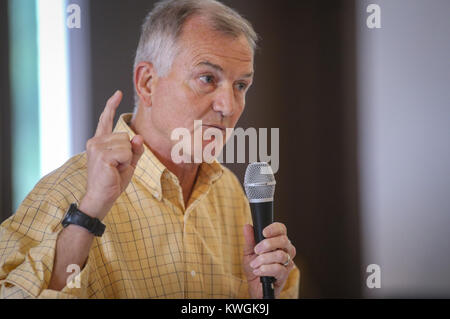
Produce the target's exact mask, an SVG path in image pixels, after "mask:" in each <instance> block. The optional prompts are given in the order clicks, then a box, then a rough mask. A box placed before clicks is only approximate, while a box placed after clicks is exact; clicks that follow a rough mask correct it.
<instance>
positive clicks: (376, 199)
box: [357, 0, 450, 297]
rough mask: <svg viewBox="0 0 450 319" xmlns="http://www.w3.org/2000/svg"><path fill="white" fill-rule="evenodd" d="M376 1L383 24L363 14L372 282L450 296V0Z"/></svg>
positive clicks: (394, 292)
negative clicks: (376, 278) (375, 271)
mask: <svg viewBox="0 0 450 319" xmlns="http://www.w3.org/2000/svg"><path fill="white" fill-rule="evenodd" d="M370 3H374V1H358V3H357V8H358V11H359V12H364V10H365V8H366V7H367V6H368V5H369V4H370ZM376 3H378V4H379V5H380V7H381V9H382V27H381V29H377V30H369V29H368V28H365V27H364V20H365V18H364V15H358V23H357V27H358V78H359V81H358V92H359V98H358V109H359V114H360V116H359V148H360V157H359V158H360V160H359V167H360V174H361V203H362V205H361V220H362V228H361V234H362V236H361V239H363V245H362V247H363V256H364V258H363V260H364V264H365V265H367V264H371V263H375V264H378V265H380V267H381V273H382V279H381V287H382V289H374V290H367V289H366V290H365V292H366V295H367V296H373V297H444V296H445V297H450V248H449V243H450V231H449V226H450V197H449V190H450V18H449V15H450V2H449V1H446V0H433V1H427V2H424V1H420V0H412V1H376Z"/></svg>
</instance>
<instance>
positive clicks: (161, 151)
mask: <svg viewBox="0 0 450 319" xmlns="http://www.w3.org/2000/svg"><path fill="white" fill-rule="evenodd" d="M255 43H256V34H255V32H254V31H253V29H252V27H251V25H250V24H249V23H248V22H247V21H246V20H244V19H243V18H242V17H241V16H239V15H238V14H237V13H236V12H234V11H233V10H231V9H230V8H228V7H226V6H224V5H222V4H220V3H218V2H216V1H213V0H171V1H164V2H160V3H159V4H157V5H156V7H155V8H154V10H153V11H152V12H151V13H150V14H149V16H148V17H147V19H146V21H145V23H144V25H143V29H142V35H141V40H140V43H139V47H138V50H137V54H136V61H135V69H134V84H135V89H136V104H137V108H136V110H135V113H134V116H132V115H131V114H125V115H122V116H121V118H120V120H119V122H118V123H117V125H116V127H115V129H114V131H113V119H114V115H115V111H116V109H117V107H118V105H119V103H120V101H121V99H122V93H121V92H120V91H117V92H116V93H115V94H114V95H113V96H112V97H111V98H110V99H109V100H108V102H107V104H106V107H105V109H104V111H103V113H102V115H101V117H100V120H99V123H98V127H97V130H96V133H95V136H94V137H93V138H92V139H90V140H89V141H88V143H87V151H86V153H82V154H79V155H77V156H75V157H74V158H72V159H70V160H69V161H68V162H67V163H66V164H64V165H63V166H62V167H61V168H59V169H57V170H56V171H54V172H53V173H51V174H49V175H48V176H46V177H44V178H43V179H42V180H41V181H40V182H39V183H38V184H37V185H36V187H35V188H34V189H33V191H32V192H31V193H30V194H29V195H28V196H27V198H26V199H25V200H24V202H23V203H22V205H21V206H20V207H19V209H18V211H17V212H16V214H15V215H14V216H12V217H11V218H9V219H8V220H7V221H5V222H4V223H3V224H2V226H1V230H0V231H1V233H0V258H1V259H0V266H1V268H0V284H1V297H3V298H28V297H32V298H33V297H39V298H71V297H81V298H249V297H251V298H261V297H262V289H261V283H260V276H273V277H275V278H276V281H275V284H274V287H275V294H276V296H277V297H281V298H296V297H297V293H298V284H299V270H298V268H297V267H296V266H295V265H294V263H293V261H292V259H293V258H294V257H295V253H296V252H295V247H294V246H293V245H292V243H291V242H290V241H289V239H288V237H287V231H286V227H285V226H284V225H283V224H280V223H274V224H272V225H270V226H269V227H267V228H266V229H265V230H264V236H265V237H266V239H265V240H264V241H262V242H261V243H260V244H258V245H256V246H255V242H254V239H253V228H252V226H250V225H249V223H250V222H251V214H250V211H249V204H248V202H247V200H246V198H245V196H244V194H243V191H242V187H241V185H240V184H239V182H238V180H237V179H236V177H235V176H234V175H233V174H232V173H231V172H230V171H229V170H227V169H226V168H224V167H223V166H221V165H220V164H219V163H218V162H217V161H213V162H212V163H209V162H203V163H201V164H198V163H195V161H192V163H189V161H186V162H183V163H175V161H173V159H172V156H171V150H172V148H173V146H174V143H175V142H174V141H172V139H171V133H172V132H173V131H174V130H175V129H177V128H186V129H188V130H189V131H190V132H192V133H194V129H196V128H194V121H195V120H201V121H202V123H203V127H204V128H205V129H206V128H215V129H218V130H220V131H221V132H222V133H223V135H225V129H226V128H234V126H235V125H236V123H237V121H238V119H239V117H240V116H241V114H242V112H243V110H244V105H245V94H246V92H247V90H248V88H249V87H250V85H251V83H252V80H253V73H254V71H253V56H254V49H255ZM208 144H209V142H208V141H203V145H202V147H203V148H204V147H205V146H207V145H208ZM190 155H192V154H190ZM71 204H76V206H75V205H71ZM69 206H70V207H71V209H70V210H69ZM68 210H69V212H68ZM103 225H105V226H106V230H104V226H103ZM94 234H95V235H94ZM78 270H79V271H80V272H79V273H78ZM72 272H74V273H73V274H72Z"/></svg>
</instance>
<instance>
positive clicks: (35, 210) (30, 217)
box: [0, 194, 93, 298]
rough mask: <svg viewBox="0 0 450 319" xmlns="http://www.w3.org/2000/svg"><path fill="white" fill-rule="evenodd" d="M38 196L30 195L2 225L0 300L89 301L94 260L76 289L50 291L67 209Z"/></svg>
mask: <svg viewBox="0 0 450 319" xmlns="http://www.w3.org/2000/svg"><path fill="white" fill-rule="evenodd" d="M39 197H40V196H35V195H33V194H30V195H29V196H27V198H26V199H25V200H24V201H23V203H22V204H21V205H20V207H19V209H18V210H17V212H16V213H15V214H14V215H13V216H11V217H10V218H9V219H7V220H6V221H5V222H4V223H3V224H2V225H1V226H0V298H86V297H87V296H86V294H87V285H88V281H89V275H90V270H91V267H92V265H91V260H92V259H93V258H88V261H87V263H86V265H85V266H84V268H83V269H82V270H81V272H80V274H79V275H78V276H79V278H78V283H79V284H78V285H74V286H75V287H74V288H70V287H68V286H66V287H65V288H63V290H62V291H55V290H50V289H48V285H49V283H50V279H51V275H52V269H53V263H54V258H55V252H56V242H57V239H58V235H59V233H60V232H61V231H62V229H63V228H62V225H61V220H62V218H63V216H64V214H65V210H64V209H63V208H61V207H63V206H64V205H62V204H61V203H56V202H55V201H51V200H49V199H48V197H47V198H46V199H45V200H43V199H42V198H39ZM67 206H68V205H67ZM77 286H78V287H79V288H78V287H77Z"/></svg>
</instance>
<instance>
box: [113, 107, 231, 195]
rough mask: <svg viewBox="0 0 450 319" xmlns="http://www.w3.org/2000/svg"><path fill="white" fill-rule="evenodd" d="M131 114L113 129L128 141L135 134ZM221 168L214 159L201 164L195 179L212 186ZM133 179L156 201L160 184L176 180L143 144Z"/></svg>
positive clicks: (160, 190)
mask: <svg viewBox="0 0 450 319" xmlns="http://www.w3.org/2000/svg"><path fill="white" fill-rule="evenodd" d="M132 117H133V114H131V113H128V114H122V115H121V116H120V118H119V121H118V122H117V124H116V127H115V128H114V133H122V132H123V133H128V135H129V137H130V140H131V139H132V138H133V137H134V136H136V133H135V132H134V131H133V129H131V127H130V122H131V119H132ZM223 171H224V169H223V167H222V165H221V164H220V163H219V162H218V161H217V159H214V161H213V162H212V163H202V164H201V165H200V168H199V172H198V177H197V179H198V180H200V182H201V183H203V184H208V185H211V184H214V183H215V182H216V181H217V180H218V179H219V178H220V177H221V176H222V175H223ZM133 178H136V179H137V180H138V181H139V182H140V183H142V184H143V185H144V186H146V187H147V188H148V189H150V190H151V191H152V194H153V196H154V197H155V198H157V199H158V200H160V201H161V200H162V196H163V194H162V189H163V187H162V183H164V182H167V181H168V180H176V181H178V178H177V177H176V176H175V175H174V174H173V173H171V172H170V171H169V170H168V169H167V168H166V167H165V166H164V165H163V164H162V163H161V162H160V161H159V159H158V158H157V157H156V156H155V155H154V154H153V152H152V151H151V150H150V148H149V147H148V146H147V145H145V144H144V154H142V156H141V158H140V160H139V162H138V164H137V166H136V169H135V171H134V176H133Z"/></svg>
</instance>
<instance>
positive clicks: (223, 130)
mask: <svg viewBox="0 0 450 319" xmlns="http://www.w3.org/2000/svg"><path fill="white" fill-rule="evenodd" d="M203 126H204V127H206V128H215V129H218V130H221V131H222V132H225V131H226V130H227V128H226V127H225V126H221V125H208V124H203Z"/></svg>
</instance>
